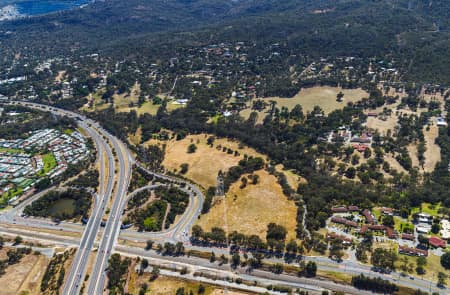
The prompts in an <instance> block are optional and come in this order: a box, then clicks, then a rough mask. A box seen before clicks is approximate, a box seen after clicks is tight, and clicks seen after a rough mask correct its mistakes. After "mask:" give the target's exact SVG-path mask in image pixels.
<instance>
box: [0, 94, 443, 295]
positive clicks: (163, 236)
mask: <svg viewBox="0 0 450 295" xmlns="http://www.w3.org/2000/svg"><path fill="white" fill-rule="evenodd" d="M12 103H14V104H20V105H25V106H28V107H32V108H36V109H41V110H44V111H51V112H53V113H55V114H57V115H61V116H68V117H72V118H76V119H77V121H78V124H79V126H80V128H82V129H84V130H85V131H86V133H87V134H88V135H89V136H90V137H91V138H92V139H93V141H94V143H95V145H96V147H97V153H98V161H99V164H100V189H99V192H98V194H97V196H96V198H95V202H94V207H93V211H92V214H91V217H90V218H89V221H88V223H87V225H86V226H83V225H81V224H74V223H69V222H61V223H60V224H57V225H55V223H54V222H51V221H49V220H45V219H33V218H30V217H29V218H24V217H22V216H21V213H22V211H23V208H24V207H25V206H26V205H27V204H29V203H30V202H32V201H33V200H35V199H37V198H39V197H40V196H41V195H36V196H33V197H32V198H30V199H28V200H26V201H25V202H24V203H23V204H20V205H19V206H18V207H16V208H15V209H13V210H11V211H9V212H7V213H4V214H2V215H0V224H6V225H14V226H15V227H8V226H2V227H1V228H0V232H1V233H9V234H20V235H22V236H24V237H28V238H31V239H36V240H40V241H49V242H50V241H51V242H55V243H59V244H64V245H68V246H74V245H76V246H78V251H77V253H76V256H75V258H74V262H73V264H72V266H71V269H70V271H69V274H68V277H67V280H66V283H65V285H64V289H63V294H80V290H81V287H82V282H83V281H84V277H85V274H86V269H87V264H88V259H89V257H90V255H91V254H92V253H94V251H93V250H94V247H98V251H97V253H96V254H95V255H96V257H95V263H94V267H93V270H92V273H91V274H90V278H89V281H88V285H87V288H86V290H87V291H85V294H103V290H104V288H105V283H106V268H107V264H108V259H109V257H110V255H111V253H113V252H115V251H116V252H117V251H118V252H120V253H121V254H124V255H128V256H141V257H147V256H148V257H149V258H151V259H157V258H156V256H155V255H153V254H151V252H145V251H144V250H143V249H138V248H135V247H130V246H126V247H125V246H119V245H117V240H118V238H119V235H120V237H121V239H125V240H132V241H139V242H145V241H146V240H149V239H152V240H157V241H161V242H178V241H181V242H184V244H185V247H186V248H187V249H192V250H199V251H203V252H211V251H214V252H215V253H216V254H217V253H219V254H220V253H222V252H223V254H228V253H225V252H226V248H223V249H222V248H214V249H211V248H209V247H195V246H192V245H190V243H189V240H188V233H189V231H190V229H191V228H192V226H193V224H194V223H195V221H196V219H197V218H198V216H199V215H200V213H201V209H202V207H203V202H204V196H203V193H202V191H201V190H200V189H199V188H198V187H197V186H196V185H194V184H192V183H190V182H188V181H186V180H184V179H179V178H176V177H172V176H168V175H164V174H160V173H157V172H154V171H150V170H148V169H146V167H144V166H143V165H142V164H141V163H139V162H137V161H135V160H134V159H133V156H132V154H131V153H130V151H129V150H128V148H127V147H126V146H125V144H123V143H122V142H121V141H120V140H118V139H117V138H116V137H114V136H113V135H111V134H110V133H108V132H107V131H105V130H104V129H103V128H102V127H101V126H100V125H99V124H98V123H96V122H94V121H92V120H91V119H88V118H86V117H84V116H82V115H79V114H77V113H74V112H70V111H66V110H62V109H57V108H53V107H49V106H44V105H39V104H34V103H29V102H12ZM113 151H114V152H113ZM133 166H137V167H139V168H141V169H143V170H144V171H146V172H147V173H149V174H151V175H153V176H154V177H155V178H156V180H158V179H159V180H161V181H164V182H170V183H173V184H178V185H179V186H180V187H181V188H183V190H184V191H186V192H187V193H188V194H189V196H190V201H189V205H188V208H187V209H186V211H185V213H184V214H183V215H182V217H181V218H180V219H179V221H178V222H177V223H176V224H174V225H173V226H172V227H171V228H170V229H168V230H163V231H161V232H158V233H149V232H144V233H140V232H136V231H133V230H122V231H121V230H120V226H121V217H122V212H123V210H124V208H125V206H126V204H127V201H128V199H129V197H130V196H131V195H132V194H134V193H136V192H137V191H135V192H133V193H131V194H130V195H129V194H127V189H128V185H129V182H130V178H131V171H132V167H133ZM116 174H117V175H116ZM106 176H107V177H106ZM105 178H106V181H105ZM155 186H158V184H154V185H150V186H147V187H143V188H140V189H138V191H142V190H150V189H153V188H155ZM41 194H42V193H41ZM110 201H111V203H110V204H111V209H110V212H109V216H108V220H107V222H106V226H105V228H104V229H101V228H100V223H101V221H102V218H103V217H104V216H105V212H106V208H107V207H108V204H109V202H110ZM21 226H22V227H29V230H25V229H23V228H21ZM32 228H35V229H36V230H31V229H32ZM39 228H43V229H48V230H60V231H61V232H73V233H79V234H80V235H81V239H80V238H76V237H69V236H64V235H61V236H57V235H51V234H47V233H42V232H39V231H38V229H39ZM99 233H100V239H98V236H99V235H98V234H99ZM304 258H305V259H306V260H311V261H314V262H316V263H317V264H318V266H319V269H323V270H326V271H333V272H338V273H347V274H361V273H363V274H365V275H368V276H371V277H382V278H383V279H388V280H390V281H392V282H396V283H399V280H401V278H400V275H399V274H398V273H393V274H391V275H383V274H378V273H374V272H372V271H371V269H370V267H369V266H366V265H362V264H360V263H357V262H353V261H344V262H343V263H337V262H334V261H331V260H330V259H327V258H324V257H304ZM158 259H160V260H161V259H162V260H167V261H172V262H173V261H174V260H175V261H179V260H180V259H181V258H179V257H176V258H172V257H158ZM183 259H184V258H183ZM274 261H275V260H274ZM276 262H278V261H276ZM188 263H191V265H192V266H196V265H198V264H200V265H202V264H205V267H207V265H206V264H208V261H207V260H202V261H197V260H195V261H193V262H192V261H190V262H189V261H188ZM252 275H253V276H255V275H256V274H252ZM259 275H261V274H259ZM241 277H242V274H241ZM283 278H284V277H283ZM271 279H277V280H280V277H271ZM281 281H285V282H286V283H287V282H288V281H289V280H288V279H286V280H284V279H283V280H281ZM314 284H315V285H314V286H315V287H316V288H317V287H318V286H320V287H321V288H327V287H328V285H327V284H326V283H321V282H320V281H315V282H314ZM401 284H402V285H405V286H407V287H410V288H413V289H421V290H423V291H437V292H442V291H444V290H443V289H439V288H437V287H436V286H435V284H432V282H430V281H427V280H421V279H416V280H409V281H408V280H403V281H401ZM445 290H446V289H445ZM350 293H354V292H350ZM359 293H361V292H358V293H354V294H359Z"/></svg>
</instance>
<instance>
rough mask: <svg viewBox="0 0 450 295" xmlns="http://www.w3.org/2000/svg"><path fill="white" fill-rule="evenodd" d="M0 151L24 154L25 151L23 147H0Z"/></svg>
mask: <svg viewBox="0 0 450 295" xmlns="http://www.w3.org/2000/svg"><path fill="white" fill-rule="evenodd" d="M0 153H8V154H23V153H25V152H24V151H23V150H21V149H10V148H4V147H0Z"/></svg>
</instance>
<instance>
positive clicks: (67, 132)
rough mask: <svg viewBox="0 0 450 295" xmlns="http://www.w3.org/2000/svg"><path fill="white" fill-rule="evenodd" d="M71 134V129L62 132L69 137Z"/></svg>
mask: <svg viewBox="0 0 450 295" xmlns="http://www.w3.org/2000/svg"><path fill="white" fill-rule="evenodd" d="M72 133H73V130H72V129H66V130H64V134H67V135H71V134H72Z"/></svg>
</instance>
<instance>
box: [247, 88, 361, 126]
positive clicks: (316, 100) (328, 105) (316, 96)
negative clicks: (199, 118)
mask: <svg viewBox="0 0 450 295" xmlns="http://www.w3.org/2000/svg"><path fill="white" fill-rule="evenodd" d="M339 92H342V93H343V94H344V98H343V101H342V102H338V101H337V100H336V97H337V95H338V93H339ZM365 97H369V94H368V93H367V92H366V91H364V90H362V89H360V88H358V89H342V88H341V87H330V86H316V87H311V88H304V89H302V90H301V91H300V92H299V93H297V94H296V95H295V96H294V97H291V98H282V97H268V98H264V99H263V100H264V101H265V102H267V103H270V101H271V100H273V101H275V102H276V103H277V104H276V106H277V107H278V108H281V107H287V108H288V109H289V110H291V109H293V108H294V107H295V105H297V104H299V105H301V106H302V108H303V111H304V112H305V113H306V112H308V111H312V110H313V109H314V106H319V107H321V108H322V110H323V111H324V112H325V114H329V113H331V112H332V111H334V110H338V109H343V108H344V107H345V106H346V105H347V104H348V103H349V102H357V101H360V100H361V99H362V98H365ZM253 101H254V100H253ZM253 101H251V102H250V103H249V104H248V108H247V109H245V110H243V111H241V116H243V117H244V118H248V117H249V116H250V113H251V112H252V111H253V110H252V109H251V106H252V103H253ZM264 117H265V113H264V111H263V112H259V114H258V119H259V120H258V122H260V121H262V120H263V119H264Z"/></svg>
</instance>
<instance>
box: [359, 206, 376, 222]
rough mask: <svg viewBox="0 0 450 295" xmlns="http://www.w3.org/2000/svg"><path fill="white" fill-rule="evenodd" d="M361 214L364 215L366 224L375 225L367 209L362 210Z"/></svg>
mask: <svg viewBox="0 0 450 295" xmlns="http://www.w3.org/2000/svg"><path fill="white" fill-rule="evenodd" d="M362 214H363V215H364V217H365V218H366V220H367V222H368V223H375V219H374V218H373V216H372V213H371V212H370V211H369V209H364V211H363V213H362Z"/></svg>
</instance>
